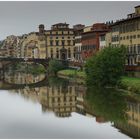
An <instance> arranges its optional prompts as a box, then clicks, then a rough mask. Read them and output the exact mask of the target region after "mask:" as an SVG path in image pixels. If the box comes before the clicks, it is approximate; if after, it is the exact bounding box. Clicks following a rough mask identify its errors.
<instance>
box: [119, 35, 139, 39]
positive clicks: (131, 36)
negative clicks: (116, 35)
mask: <svg viewBox="0 0 140 140" xmlns="http://www.w3.org/2000/svg"><path fill="white" fill-rule="evenodd" d="M136 38H140V34H138V35H130V36H123V37H120V40H126V39H136Z"/></svg>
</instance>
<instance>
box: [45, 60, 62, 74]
mask: <svg viewBox="0 0 140 140" xmlns="http://www.w3.org/2000/svg"><path fill="white" fill-rule="evenodd" d="M64 68H65V66H64V64H63V63H62V62H60V61H57V60H55V59H53V60H50V62H49V67H48V70H47V71H48V73H49V74H53V75H57V72H58V71H59V70H62V69H64Z"/></svg>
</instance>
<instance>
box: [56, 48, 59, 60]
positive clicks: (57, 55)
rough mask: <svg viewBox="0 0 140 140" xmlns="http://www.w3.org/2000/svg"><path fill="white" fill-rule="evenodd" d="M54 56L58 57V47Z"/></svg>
mask: <svg viewBox="0 0 140 140" xmlns="http://www.w3.org/2000/svg"><path fill="white" fill-rule="evenodd" d="M56 58H59V49H58V48H57V49H56Z"/></svg>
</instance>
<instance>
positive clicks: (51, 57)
mask: <svg viewBox="0 0 140 140" xmlns="http://www.w3.org/2000/svg"><path fill="white" fill-rule="evenodd" d="M51 58H53V49H52V48H51Z"/></svg>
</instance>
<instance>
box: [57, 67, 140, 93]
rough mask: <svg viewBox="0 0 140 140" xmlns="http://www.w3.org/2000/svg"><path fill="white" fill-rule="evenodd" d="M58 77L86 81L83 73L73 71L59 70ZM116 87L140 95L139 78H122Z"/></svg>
mask: <svg viewBox="0 0 140 140" xmlns="http://www.w3.org/2000/svg"><path fill="white" fill-rule="evenodd" d="M58 75H60V76H66V77H68V78H79V79H83V80H84V81H85V80H86V74H85V72H84V71H78V70H74V69H66V70H61V71H59V72H58ZM118 86H119V88H121V89H125V90H128V91H131V92H134V93H138V94H140V78H133V77H126V76H123V77H122V78H121V82H120V83H119V85H118Z"/></svg>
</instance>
